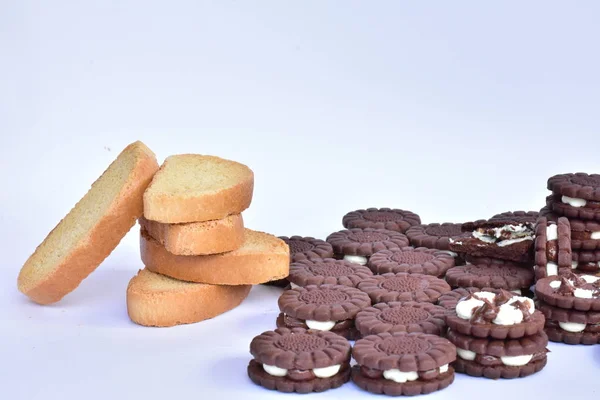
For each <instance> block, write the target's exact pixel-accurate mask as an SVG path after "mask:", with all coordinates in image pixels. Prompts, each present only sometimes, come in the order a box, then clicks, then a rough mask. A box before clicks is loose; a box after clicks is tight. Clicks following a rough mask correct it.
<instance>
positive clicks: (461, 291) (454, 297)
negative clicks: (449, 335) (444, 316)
mask: <svg viewBox="0 0 600 400" xmlns="http://www.w3.org/2000/svg"><path fill="white" fill-rule="evenodd" d="M477 292H491V293H494V294H498V293H500V289H494V288H477V287H467V288H456V289H452V290H451V291H449V292H446V293H444V294H443V295H441V296H440V298H439V299H438V301H437V305H438V306H440V307H442V308H444V309H445V310H449V311H454V310H455V309H456V305H457V304H458V302H459V301H461V300H462V299H465V298H467V297H469V296H470V295H472V294H473V293H477Z"/></svg>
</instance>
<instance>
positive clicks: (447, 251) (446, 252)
mask: <svg viewBox="0 0 600 400" xmlns="http://www.w3.org/2000/svg"><path fill="white" fill-rule="evenodd" d="M598 233H600V232H598ZM440 251H441V252H442V253H444V254H448V255H449V256H452V257H454V258H456V257H458V253H455V252H453V251H450V250H440Z"/></svg>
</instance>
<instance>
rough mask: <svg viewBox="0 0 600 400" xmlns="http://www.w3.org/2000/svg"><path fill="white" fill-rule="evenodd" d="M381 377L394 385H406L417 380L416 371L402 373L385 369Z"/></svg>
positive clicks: (417, 374)
mask: <svg viewBox="0 0 600 400" xmlns="http://www.w3.org/2000/svg"><path fill="white" fill-rule="evenodd" d="M383 377H384V378H385V379H389V380H390V381H394V382H396V383H406V382H410V381H416V380H417V379H419V373H418V372H417V371H410V372H402V371H400V370H399V369H387V370H385V371H383Z"/></svg>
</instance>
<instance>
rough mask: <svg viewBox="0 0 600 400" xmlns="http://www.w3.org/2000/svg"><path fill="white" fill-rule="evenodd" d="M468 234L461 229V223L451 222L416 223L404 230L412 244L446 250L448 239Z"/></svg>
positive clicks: (468, 233)
mask: <svg viewBox="0 0 600 400" xmlns="http://www.w3.org/2000/svg"><path fill="white" fill-rule="evenodd" d="M470 235H471V234H470V232H463V231H462V224H455V223H451V222H445V223H443V224H437V223H436V224H428V225H417V226H413V227H411V228H409V229H408V230H407V231H406V236H407V237H408V239H409V240H410V243H411V244H412V245H413V246H415V247H427V248H429V249H439V250H446V251H447V250H450V248H449V240H450V239H459V238H464V237H469V236H470Z"/></svg>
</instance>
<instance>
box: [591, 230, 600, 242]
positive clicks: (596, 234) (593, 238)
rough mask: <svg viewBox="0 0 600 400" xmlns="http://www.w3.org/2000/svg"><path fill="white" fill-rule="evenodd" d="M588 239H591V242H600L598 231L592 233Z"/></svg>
mask: <svg viewBox="0 0 600 400" xmlns="http://www.w3.org/2000/svg"><path fill="white" fill-rule="evenodd" d="M590 239H592V240H600V231H598V232H592V234H591V235H590Z"/></svg>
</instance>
